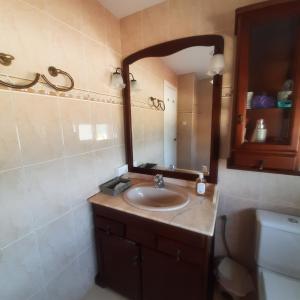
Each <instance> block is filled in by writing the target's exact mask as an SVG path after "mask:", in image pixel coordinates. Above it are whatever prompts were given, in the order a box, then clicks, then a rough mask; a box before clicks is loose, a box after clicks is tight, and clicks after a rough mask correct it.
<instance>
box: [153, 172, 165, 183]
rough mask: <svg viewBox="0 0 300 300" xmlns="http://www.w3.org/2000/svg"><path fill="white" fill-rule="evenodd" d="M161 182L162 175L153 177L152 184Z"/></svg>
mask: <svg viewBox="0 0 300 300" xmlns="http://www.w3.org/2000/svg"><path fill="white" fill-rule="evenodd" d="M162 180H163V175H162V174H156V175H155V176H154V182H156V183H157V182H159V181H162Z"/></svg>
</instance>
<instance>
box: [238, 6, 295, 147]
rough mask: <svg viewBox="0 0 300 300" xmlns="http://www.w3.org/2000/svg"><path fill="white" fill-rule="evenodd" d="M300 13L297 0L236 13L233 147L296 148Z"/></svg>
mask: <svg viewBox="0 0 300 300" xmlns="http://www.w3.org/2000/svg"><path fill="white" fill-rule="evenodd" d="M270 2H272V1H270ZM299 16H300V3H299V1H290V2H289V1H287V3H281V4H280V5H272V3H270V6H269V7H265V8H264V9H256V10H255V9H253V11H250V12H249V11H247V12H246V13H243V12H241V13H240V12H238V14H237V22H238V23H237V75H236V76H237V77H236V93H237V95H236V98H237V104H236V105H237V108H236V112H237V115H236V116H234V120H235V129H236V130H235V141H234V147H235V148H242V149H244V150H248V151H249V150H251V151H253V150H256V151H257V150H259V151H279V152H280V151H281V152H282V151H293V152H295V151H297V150H298V139H299V124H300V123H299V120H298V116H299V105H300V97H299V82H300V81H299V72H300V69H299ZM262 127H264V128H262Z"/></svg>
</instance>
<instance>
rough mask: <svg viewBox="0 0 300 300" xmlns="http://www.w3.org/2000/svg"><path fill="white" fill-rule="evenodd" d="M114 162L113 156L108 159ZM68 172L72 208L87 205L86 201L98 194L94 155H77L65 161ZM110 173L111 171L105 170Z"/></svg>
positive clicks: (68, 187)
mask: <svg viewBox="0 0 300 300" xmlns="http://www.w3.org/2000/svg"><path fill="white" fill-rule="evenodd" d="M107 160H108V161H110V160H113V155H112V154H111V156H109V157H108V158H107ZM65 165H66V172H67V187H66V188H67V189H68V193H69V197H70V202H71V205H72V207H75V206H78V205H80V204H83V203H86V200H87V199H88V198H89V197H91V196H92V195H94V194H96V193H97V191H98V190H99V189H98V184H97V176H96V175H95V164H94V153H93V152H90V153H87V154H82V155H76V156H72V157H68V158H66V159H65ZM102 172H103V173H106V172H107V173H109V172H110V169H109V168H107V169H103V170H102Z"/></svg>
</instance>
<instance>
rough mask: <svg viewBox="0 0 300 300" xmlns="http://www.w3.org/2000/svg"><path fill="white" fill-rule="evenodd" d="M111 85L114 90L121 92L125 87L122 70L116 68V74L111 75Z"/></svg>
mask: <svg viewBox="0 0 300 300" xmlns="http://www.w3.org/2000/svg"><path fill="white" fill-rule="evenodd" d="M110 85H111V87H112V88H115V89H118V90H121V89H123V88H124V87H125V84H124V81H123V77H122V69H121V68H116V70H115V72H114V73H112V75H111V81H110Z"/></svg>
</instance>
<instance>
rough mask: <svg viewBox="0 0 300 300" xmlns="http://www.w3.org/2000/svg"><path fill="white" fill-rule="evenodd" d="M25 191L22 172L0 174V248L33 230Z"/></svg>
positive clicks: (29, 206)
mask: <svg viewBox="0 0 300 300" xmlns="http://www.w3.org/2000/svg"><path fill="white" fill-rule="evenodd" d="M27 191H28V189H27V186H26V182H25V174H24V172H23V170H15V171H10V172H5V173H2V174H0V205H1V210H0V248H2V247H4V246H6V245H7V244H8V243H11V242H13V241H14V240H16V239H18V238H20V237H22V236H23V235H25V234H27V233H28V232H30V231H31V230H32V229H33V225H34V224H33V216H32V213H31V209H32V206H31V205H32V202H31V199H29V200H27V199H26V197H25V195H27ZM0 266H1V261H0ZM0 277H1V276H0ZM0 293H1V292H0Z"/></svg>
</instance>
